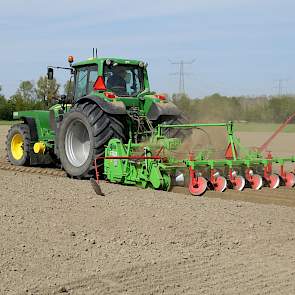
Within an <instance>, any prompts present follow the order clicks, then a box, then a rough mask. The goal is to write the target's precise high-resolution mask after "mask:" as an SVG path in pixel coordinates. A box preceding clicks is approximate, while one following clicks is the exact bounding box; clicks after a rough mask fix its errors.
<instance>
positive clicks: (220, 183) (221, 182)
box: [210, 169, 227, 192]
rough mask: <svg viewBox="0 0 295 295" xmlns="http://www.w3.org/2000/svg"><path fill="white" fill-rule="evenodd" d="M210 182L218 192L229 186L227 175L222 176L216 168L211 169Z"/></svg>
mask: <svg viewBox="0 0 295 295" xmlns="http://www.w3.org/2000/svg"><path fill="white" fill-rule="evenodd" d="M210 182H211V184H212V187H213V189H214V190H215V191H216V192H224V191H225V190H226V188H227V180H226V179H225V177H223V176H220V175H219V172H218V171H216V170H214V169H211V172H210Z"/></svg>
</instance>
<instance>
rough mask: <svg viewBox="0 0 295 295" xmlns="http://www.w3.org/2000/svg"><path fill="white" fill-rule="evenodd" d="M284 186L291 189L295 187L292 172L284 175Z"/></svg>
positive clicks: (294, 176) (294, 177)
mask: <svg viewBox="0 0 295 295" xmlns="http://www.w3.org/2000/svg"><path fill="white" fill-rule="evenodd" d="M284 182H285V186H286V187H288V188H292V187H293V186H294V185H295V175H294V173H292V172H288V173H286V176H285V178H284Z"/></svg>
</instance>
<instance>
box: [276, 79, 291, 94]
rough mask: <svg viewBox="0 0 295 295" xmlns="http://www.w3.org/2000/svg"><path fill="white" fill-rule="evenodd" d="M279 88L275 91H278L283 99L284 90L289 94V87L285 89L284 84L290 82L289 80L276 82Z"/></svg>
mask: <svg viewBox="0 0 295 295" xmlns="http://www.w3.org/2000/svg"><path fill="white" fill-rule="evenodd" d="M275 82H276V84H277V86H276V87H275V89H277V90H278V96H279V97H281V96H282V95H283V92H284V91H283V90H284V89H286V93H287V87H284V82H288V79H278V80H276V81H275Z"/></svg>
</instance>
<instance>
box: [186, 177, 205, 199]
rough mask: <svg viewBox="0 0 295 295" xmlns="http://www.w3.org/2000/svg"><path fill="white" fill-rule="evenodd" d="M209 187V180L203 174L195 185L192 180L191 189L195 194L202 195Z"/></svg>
mask: <svg viewBox="0 0 295 295" xmlns="http://www.w3.org/2000/svg"><path fill="white" fill-rule="evenodd" d="M206 189H207V180H206V178H204V177H202V176H198V177H197V178H196V180H195V185H193V184H192V182H191V181H190V184H189V191H190V193H191V194H192V195H194V196H201V195H203V194H204V193H205V191H206Z"/></svg>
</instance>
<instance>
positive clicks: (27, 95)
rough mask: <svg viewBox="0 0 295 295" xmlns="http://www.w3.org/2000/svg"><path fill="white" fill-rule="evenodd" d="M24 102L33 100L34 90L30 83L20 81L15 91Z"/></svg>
mask: <svg viewBox="0 0 295 295" xmlns="http://www.w3.org/2000/svg"><path fill="white" fill-rule="evenodd" d="M16 94H17V95H19V96H20V97H21V98H22V99H23V100H24V101H26V102H30V101H32V100H34V99H35V89H34V85H33V83H32V82H31V81H22V82H21V83H20V84H19V87H18V89H17V91H16Z"/></svg>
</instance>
